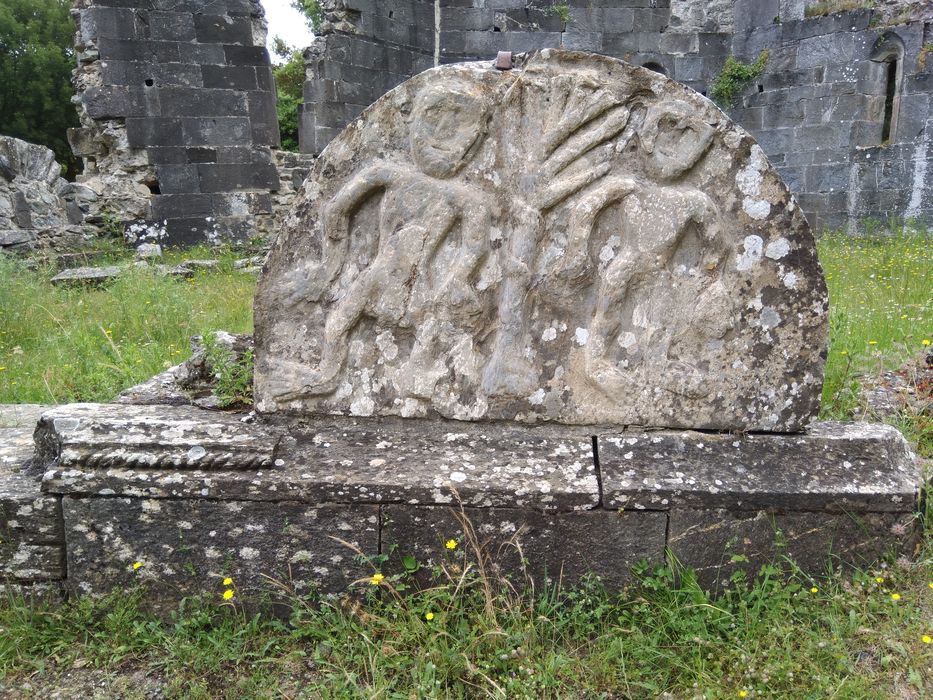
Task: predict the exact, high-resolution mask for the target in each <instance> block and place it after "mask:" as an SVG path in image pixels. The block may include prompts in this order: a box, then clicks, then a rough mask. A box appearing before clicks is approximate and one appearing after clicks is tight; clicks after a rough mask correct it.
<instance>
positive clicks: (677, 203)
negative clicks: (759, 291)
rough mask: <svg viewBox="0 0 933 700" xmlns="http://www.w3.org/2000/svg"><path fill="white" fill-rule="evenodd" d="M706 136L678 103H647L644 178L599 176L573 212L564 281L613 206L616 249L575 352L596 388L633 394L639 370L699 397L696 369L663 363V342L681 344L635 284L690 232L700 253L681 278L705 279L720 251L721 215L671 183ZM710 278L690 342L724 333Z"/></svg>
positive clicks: (702, 388) (716, 288) (668, 348)
mask: <svg viewBox="0 0 933 700" xmlns="http://www.w3.org/2000/svg"><path fill="white" fill-rule="evenodd" d="M714 133H715V132H714V128H713V127H712V126H711V125H710V124H708V123H706V122H704V121H703V120H702V119H700V118H698V117H697V116H696V115H695V110H693V109H691V108H690V106H689V105H687V104H686V103H684V102H680V101H677V100H669V101H665V102H661V103H659V104H655V105H651V106H650V107H648V109H647V111H646V113H645V116H644V120H643V122H642V125H641V128H640V129H638V130H637V142H638V143H639V144H640V157H641V159H642V168H643V170H644V172H645V174H646V175H648V176H649V177H650V178H651V179H650V180H649V181H648V183H647V184H642V182H640V181H639V180H638V179H636V178H634V177H624V176H614V177H611V178H607V179H606V180H604V181H603V182H601V183H600V187H599V189H597V190H596V191H594V192H593V193H592V194H590V195H588V196H587V197H585V198H583V199H582V200H581V201H580V202H579V204H578V205H577V206H576V207H575V209H574V214H573V218H572V222H571V226H570V228H571V239H570V243H569V245H568V249H567V254H566V256H565V260H564V261H563V264H562V265H561V267H560V273H559V274H561V275H564V276H570V277H578V276H580V275H581V274H583V273H584V271H585V269H586V260H587V253H588V242H589V239H590V236H591V235H592V233H593V229H594V226H595V224H596V221H597V219H598V217H599V216H600V214H602V213H603V212H604V211H605V210H606V209H607V207H609V206H610V205H613V204H618V205H619V230H620V233H621V235H620V237H619V239H620V247H619V249H618V250H610V253H609V254H610V255H611V257H610V259H609V261H608V264H606V267H605V270H604V271H603V273H602V275H601V276H600V282H599V288H598V291H597V294H596V308H595V310H594V315H593V320H592V323H591V325H590V327H589V329H588V337H587V340H586V345H585V347H584V350H583V352H584V358H585V369H586V374H587V376H588V378H589V381H591V382H592V383H593V384H595V385H596V386H597V387H598V388H600V389H601V390H602V391H603V392H606V393H610V394H612V393H617V392H632V391H635V390H637V389H638V387H639V383H640V376H642V373H643V372H645V371H650V372H651V373H652V374H653V375H655V376H657V377H658V378H659V382H660V385H661V388H663V389H666V390H667V391H670V392H673V393H675V394H681V395H684V396H692V397H696V396H702V395H703V394H704V393H705V392H706V391H707V389H706V381H705V379H704V375H703V373H702V372H700V371H699V370H697V369H696V368H695V367H693V366H692V365H691V364H690V363H688V362H686V361H683V360H680V359H676V358H675V359H672V358H671V355H672V345H673V344H675V342H683V340H684V339H683V338H680V337H678V336H677V335H676V329H675V330H674V331H673V332H672V326H671V323H672V319H670V318H666V317H665V318H658V317H652V313H653V312H661V313H663V308H660V309H659V308H654V307H652V305H651V304H650V303H646V304H645V305H639V304H638V303H637V302H638V299H636V295H637V294H638V289H639V287H640V286H641V285H643V284H647V285H648V286H649V287H650V285H651V283H652V281H653V278H654V279H656V278H658V277H659V276H660V275H662V274H663V273H664V272H665V271H667V270H668V269H669V266H670V264H671V261H672V258H673V257H674V255H675V254H676V253H677V251H678V249H679V248H680V247H681V246H682V245H684V243H685V238H686V236H687V234H688V233H689V232H690V231H693V232H695V234H696V235H697V237H698V239H699V243H700V245H699V246H698V250H699V251H702V252H703V254H704V257H703V259H702V260H699V259H698V260H695V261H693V262H694V266H693V267H692V268H691V269H686V266H685V269H683V270H681V271H680V272H681V273H683V274H687V275H693V276H694V277H699V276H704V275H706V276H709V275H710V274H711V273H714V271H716V270H717V268H718V267H719V266H720V264H721V262H722V260H723V258H724V256H725V254H726V249H727V245H726V243H725V242H724V240H723V236H722V231H721V229H720V225H719V218H720V215H719V212H718V210H717V208H716V206H715V205H714V204H713V202H712V200H711V199H710V198H709V197H708V196H707V195H705V194H704V193H702V192H700V191H699V190H697V189H695V188H692V187H689V186H685V185H677V184H674V183H675V182H676V180H677V179H678V178H680V177H681V176H682V175H683V174H684V173H686V172H687V171H688V170H689V169H691V168H692V167H693V166H694V165H696V163H697V162H698V161H699V160H700V159H701V158H702V157H703V155H704V154H705V153H706V150H707V149H708V148H709V146H710V144H711V142H712V139H713V135H714ZM665 183H666V184H665ZM715 274H718V273H715ZM713 279H715V278H710V280H707V283H706V284H705V286H706V288H705V289H704V290H703V291H702V293H701V296H700V298H699V299H698V300H697V301H698V305H699V306H700V307H701V308H702V309H703V311H704V317H703V319H702V320H703V323H698V322H697V320H698V319H696V318H694V319H693V322H692V323H690V328H691V333H692V334H693V335H694V336H695V341H696V340H704V339H713V338H722V337H723V336H724V335H725V334H726V332H727V331H728V329H729V327H731V306H730V302H729V300H728V296H727V295H726V294H725V291H724V289H723V288H722V285H721V284H718V285H717V284H710V283H709V282H712V280H713ZM648 296H649V297H650V298H649V299H648V300H643V301H646V302H650V301H651V299H656V300H657V299H659V295H658V293H657V292H655V293H654V294H653V295H652V294H651V293H650V292H649V293H648ZM663 296H664V295H661V297H663ZM660 302H661V307H663V306H664V303H669V302H667V301H665V300H664V299H663V298H661V299H660ZM624 307H628V308H627V311H626V310H625V309H624ZM697 336H703V338H699V337H697ZM620 356H621V357H620ZM626 357H630V358H631V363H630V362H629V360H628V359H625V358H626Z"/></svg>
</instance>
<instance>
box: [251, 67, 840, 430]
mask: <svg viewBox="0 0 933 700" xmlns="http://www.w3.org/2000/svg"><path fill="white" fill-rule="evenodd" d="M255 318H256V392H257V399H258V400H257V408H259V410H261V411H263V412H266V413H279V412H283V413H292V414H304V415H307V414H326V413H344V414H351V415H358V416H367V415H400V416H405V417H413V416H443V417H446V418H455V419H461V420H485V419H507V420H519V421H523V422H529V423H530V422H537V421H557V422H563V423H570V424H592V423H613V424H622V425H633V424H634V425H645V426H666V427H690V428H708V429H741V430H774V431H796V430H800V429H801V428H803V427H804V426H805V425H806V424H807V423H808V422H809V420H810V419H811V418H812V417H813V415H814V414H815V411H816V408H817V405H818V400H819V393H820V387H821V382H822V371H823V370H822V368H823V354H824V350H825V336H826V289H825V285H824V282H823V280H822V274H821V271H820V267H819V263H818V261H817V258H816V253H815V249H814V244H813V239H812V237H811V235H810V232H809V229H808V227H807V225H806V221H805V220H804V218H803V216H802V214H801V213H800V211H799V209H798V208H797V206H796V204H795V202H794V200H793V198H792V197H791V196H790V194H789V193H788V191H787V189H786V187H785V186H784V185H783V184H782V182H781V180H780V178H779V177H778V176H777V175H776V174H775V172H774V170H773V169H772V167H771V166H770V164H769V163H768V161H767V159H766V158H765V156H764V153H763V152H762V150H761V149H760V148H758V147H757V146H756V145H755V143H754V141H753V140H752V139H751V137H750V136H749V135H748V134H747V133H746V132H745V131H743V130H742V129H740V128H739V127H737V126H736V125H735V124H733V123H732V122H731V121H730V120H729V119H728V118H727V117H726V116H725V115H724V114H723V113H722V112H720V111H719V110H718V109H717V108H716V107H715V106H714V105H713V104H712V103H711V102H709V101H708V100H706V99H705V98H703V97H701V96H700V95H698V94H697V93H694V92H692V91H690V90H689V89H687V88H685V87H683V86H681V85H678V84H676V83H674V82H673V81H670V80H668V79H667V78H665V77H664V76H662V75H660V74H658V73H655V72H652V71H648V70H644V69H641V68H638V67H635V66H631V65H628V64H626V63H623V62H620V61H617V60H613V59H609V58H605V57H599V56H595V55H592V54H583V53H574V52H564V51H554V50H545V51H541V52H540V53H536V54H531V55H530V56H529V57H528V58H527V60H526V62H525V63H524V65H522V66H520V67H518V68H516V69H515V70H512V71H497V70H495V69H494V68H493V67H492V66H491V65H490V64H488V63H474V64H459V65H452V66H444V67H441V68H438V69H434V70H431V71H427V72H425V73H422V74H421V75H419V76H416V77H415V78H413V79H411V80H409V81H408V82H406V83H404V84H403V85H401V86H399V87H398V88H396V89H395V90H393V91H392V92H390V93H389V94H388V95H386V96H384V97H383V98H381V99H380V100H379V101H378V102H376V104H374V105H373V106H372V107H371V108H369V109H368V110H367V111H366V112H365V113H364V114H363V115H362V116H361V117H360V118H359V119H358V120H356V121H355V122H354V123H352V124H351V125H350V126H349V127H348V128H347V129H346V130H345V131H344V132H343V133H342V134H341V135H340V136H339V137H338V138H336V139H335V140H334V141H333V142H332V143H331V145H330V146H329V147H328V148H327V149H326V151H325V152H324V153H323V154H322V155H321V157H320V158H319V159H318V160H317V161H316V163H315V165H314V167H313V168H312V171H311V175H310V176H309V179H308V181H306V183H305V185H304V189H303V191H302V194H301V196H300V198H299V203H298V205H297V206H296V208H295V209H294V210H293V213H292V216H290V217H289V219H288V221H287V224H286V228H285V230H284V231H283V233H282V234H281V235H280V236H279V237H278V239H277V240H276V243H275V245H274V247H273V250H272V252H271V255H270V258H269V260H268V262H267V264H266V267H265V268H264V272H263V276H262V278H261V279H260V283H259V288H258V291H257V295H256V302H255Z"/></svg>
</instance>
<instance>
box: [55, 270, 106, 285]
mask: <svg viewBox="0 0 933 700" xmlns="http://www.w3.org/2000/svg"><path fill="white" fill-rule="evenodd" d="M119 275H120V268H119V267H115V266H107V267H75V268H71V269H70V270H63V271H61V272H59V273H58V274H57V275H55V276H54V277H53V278H52V279H51V280H50V281H51V282H52V284H94V283H100V282H106V281H107V280H112V279H114V278H115V277H118V276H119Z"/></svg>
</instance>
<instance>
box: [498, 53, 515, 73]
mask: <svg viewBox="0 0 933 700" xmlns="http://www.w3.org/2000/svg"><path fill="white" fill-rule="evenodd" d="M496 69H498V70H512V52H511V51H500V52H499V53H498V54H496Z"/></svg>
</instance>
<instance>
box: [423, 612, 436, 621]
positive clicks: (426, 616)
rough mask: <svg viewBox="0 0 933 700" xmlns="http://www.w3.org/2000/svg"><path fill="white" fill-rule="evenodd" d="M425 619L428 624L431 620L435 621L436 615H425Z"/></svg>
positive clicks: (429, 613)
mask: <svg viewBox="0 0 933 700" xmlns="http://www.w3.org/2000/svg"><path fill="white" fill-rule="evenodd" d="M424 619H425V620H427V621H428V622H430V621H431V620H433V619H434V613H432V612H428V613H425V614H424Z"/></svg>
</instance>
